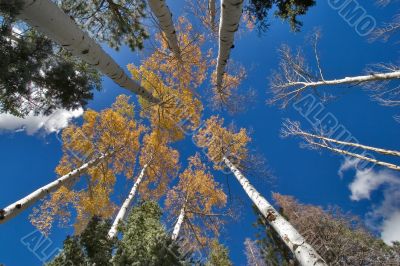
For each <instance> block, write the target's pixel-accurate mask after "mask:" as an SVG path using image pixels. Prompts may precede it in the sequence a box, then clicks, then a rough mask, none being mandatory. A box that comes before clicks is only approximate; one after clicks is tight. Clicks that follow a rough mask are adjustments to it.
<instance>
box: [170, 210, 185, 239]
mask: <svg viewBox="0 0 400 266" xmlns="http://www.w3.org/2000/svg"><path fill="white" fill-rule="evenodd" d="M184 219H185V206H183V207H182V209H181V212H180V214H179V217H178V220H177V221H176V224H175V226H174V230H173V231H172V236H171V238H172V240H176V239H177V238H178V235H179V232H180V230H181V227H182V224H183V220H184Z"/></svg>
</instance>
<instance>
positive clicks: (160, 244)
mask: <svg viewBox="0 0 400 266" xmlns="http://www.w3.org/2000/svg"><path fill="white" fill-rule="evenodd" d="M161 215H162V212H161V209H160V207H159V206H158V204H157V203H156V202H154V201H148V202H144V203H142V204H141V205H140V206H137V207H134V208H133V209H132V211H131V214H130V216H129V218H128V220H127V222H126V225H124V226H122V227H121V231H122V234H123V237H122V240H121V241H120V243H119V245H118V249H117V251H116V254H115V256H114V258H113V263H114V265H120V266H126V265H148V266H152V265H154V266H163V265H165V266H170V265H186V264H188V263H186V262H185V259H186V256H181V255H180V253H179V247H178V246H177V244H176V243H173V242H172V241H171V238H170V236H169V235H168V234H167V232H166V230H165V228H164V226H163V225H162V223H161V222H160V219H161Z"/></svg>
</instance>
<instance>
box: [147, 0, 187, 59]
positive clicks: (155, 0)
mask: <svg viewBox="0 0 400 266" xmlns="http://www.w3.org/2000/svg"><path fill="white" fill-rule="evenodd" d="M148 2H149V6H150V8H151V11H152V12H153V13H154V15H155V16H156V17H157V19H158V23H159V26H160V28H161V30H162V31H163V32H164V34H165V37H166V38H167V41H168V45H169V48H170V49H171V51H172V52H173V53H174V55H175V56H176V57H177V58H181V52H180V49H179V44H178V39H177V37H176V31H175V27H174V23H173V22H172V14H171V11H170V10H169V8H168V6H167V4H166V3H165V0H148Z"/></svg>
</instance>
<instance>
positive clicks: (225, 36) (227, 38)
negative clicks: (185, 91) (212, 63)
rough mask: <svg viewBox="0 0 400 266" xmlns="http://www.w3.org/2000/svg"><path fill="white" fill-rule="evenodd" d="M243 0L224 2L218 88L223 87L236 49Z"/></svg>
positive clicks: (219, 50)
mask: <svg viewBox="0 0 400 266" xmlns="http://www.w3.org/2000/svg"><path fill="white" fill-rule="evenodd" d="M242 5H243V0H222V1H221V19H220V21H219V49H218V59H217V67H216V69H217V70H216V71H217V87H218V88H220V87H221V85H222V79H223V76H224V71H225V67H226V64H227V62H228V59H229V56H230V53H231V49H232V48H233V47H234V45H233V42H234V37H235V32H236V31H237V30H238V28H239V22H240V17H241V16H242Z"/></svg>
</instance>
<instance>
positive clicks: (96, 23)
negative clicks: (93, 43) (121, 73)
mask: <svg viewBox="0 0 400 266" xmlns="http://www.w3.org/2000/svg"><path fill="white" fill-rule="evenodd" d="M57 2H58V3H59V5H60V7H61V8H62V9H63V10H64V12H65V13H67V14H68V15H70V16H71V17H72V18H74V20H75V22H76V23H77V24H78V25H80V26H81V27H82V28H84V30H85V31H88V32H89V34H90V35H91V37H92V38H94V39H96V40H97V41H98V42H107V43H108V44H109V45H110V46H111V47H113V48H115V49H117V50H118V49H119V47H120V46H121V45H122V44H125V45H128V46H129V48H131V50H132V51H134V50H136V49H137V48H138V49H143V42H144V40H145V39H147V38H148V37H149V34H148V33H147V31H146V29H145V28H144V27H143V26H142V24H141V20H142V19H143V18H144V17H145V9H146V1H140V0H118V1H116V0H103V1H100V0H94V1H86V0H58V1H57Z"/></svg>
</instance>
